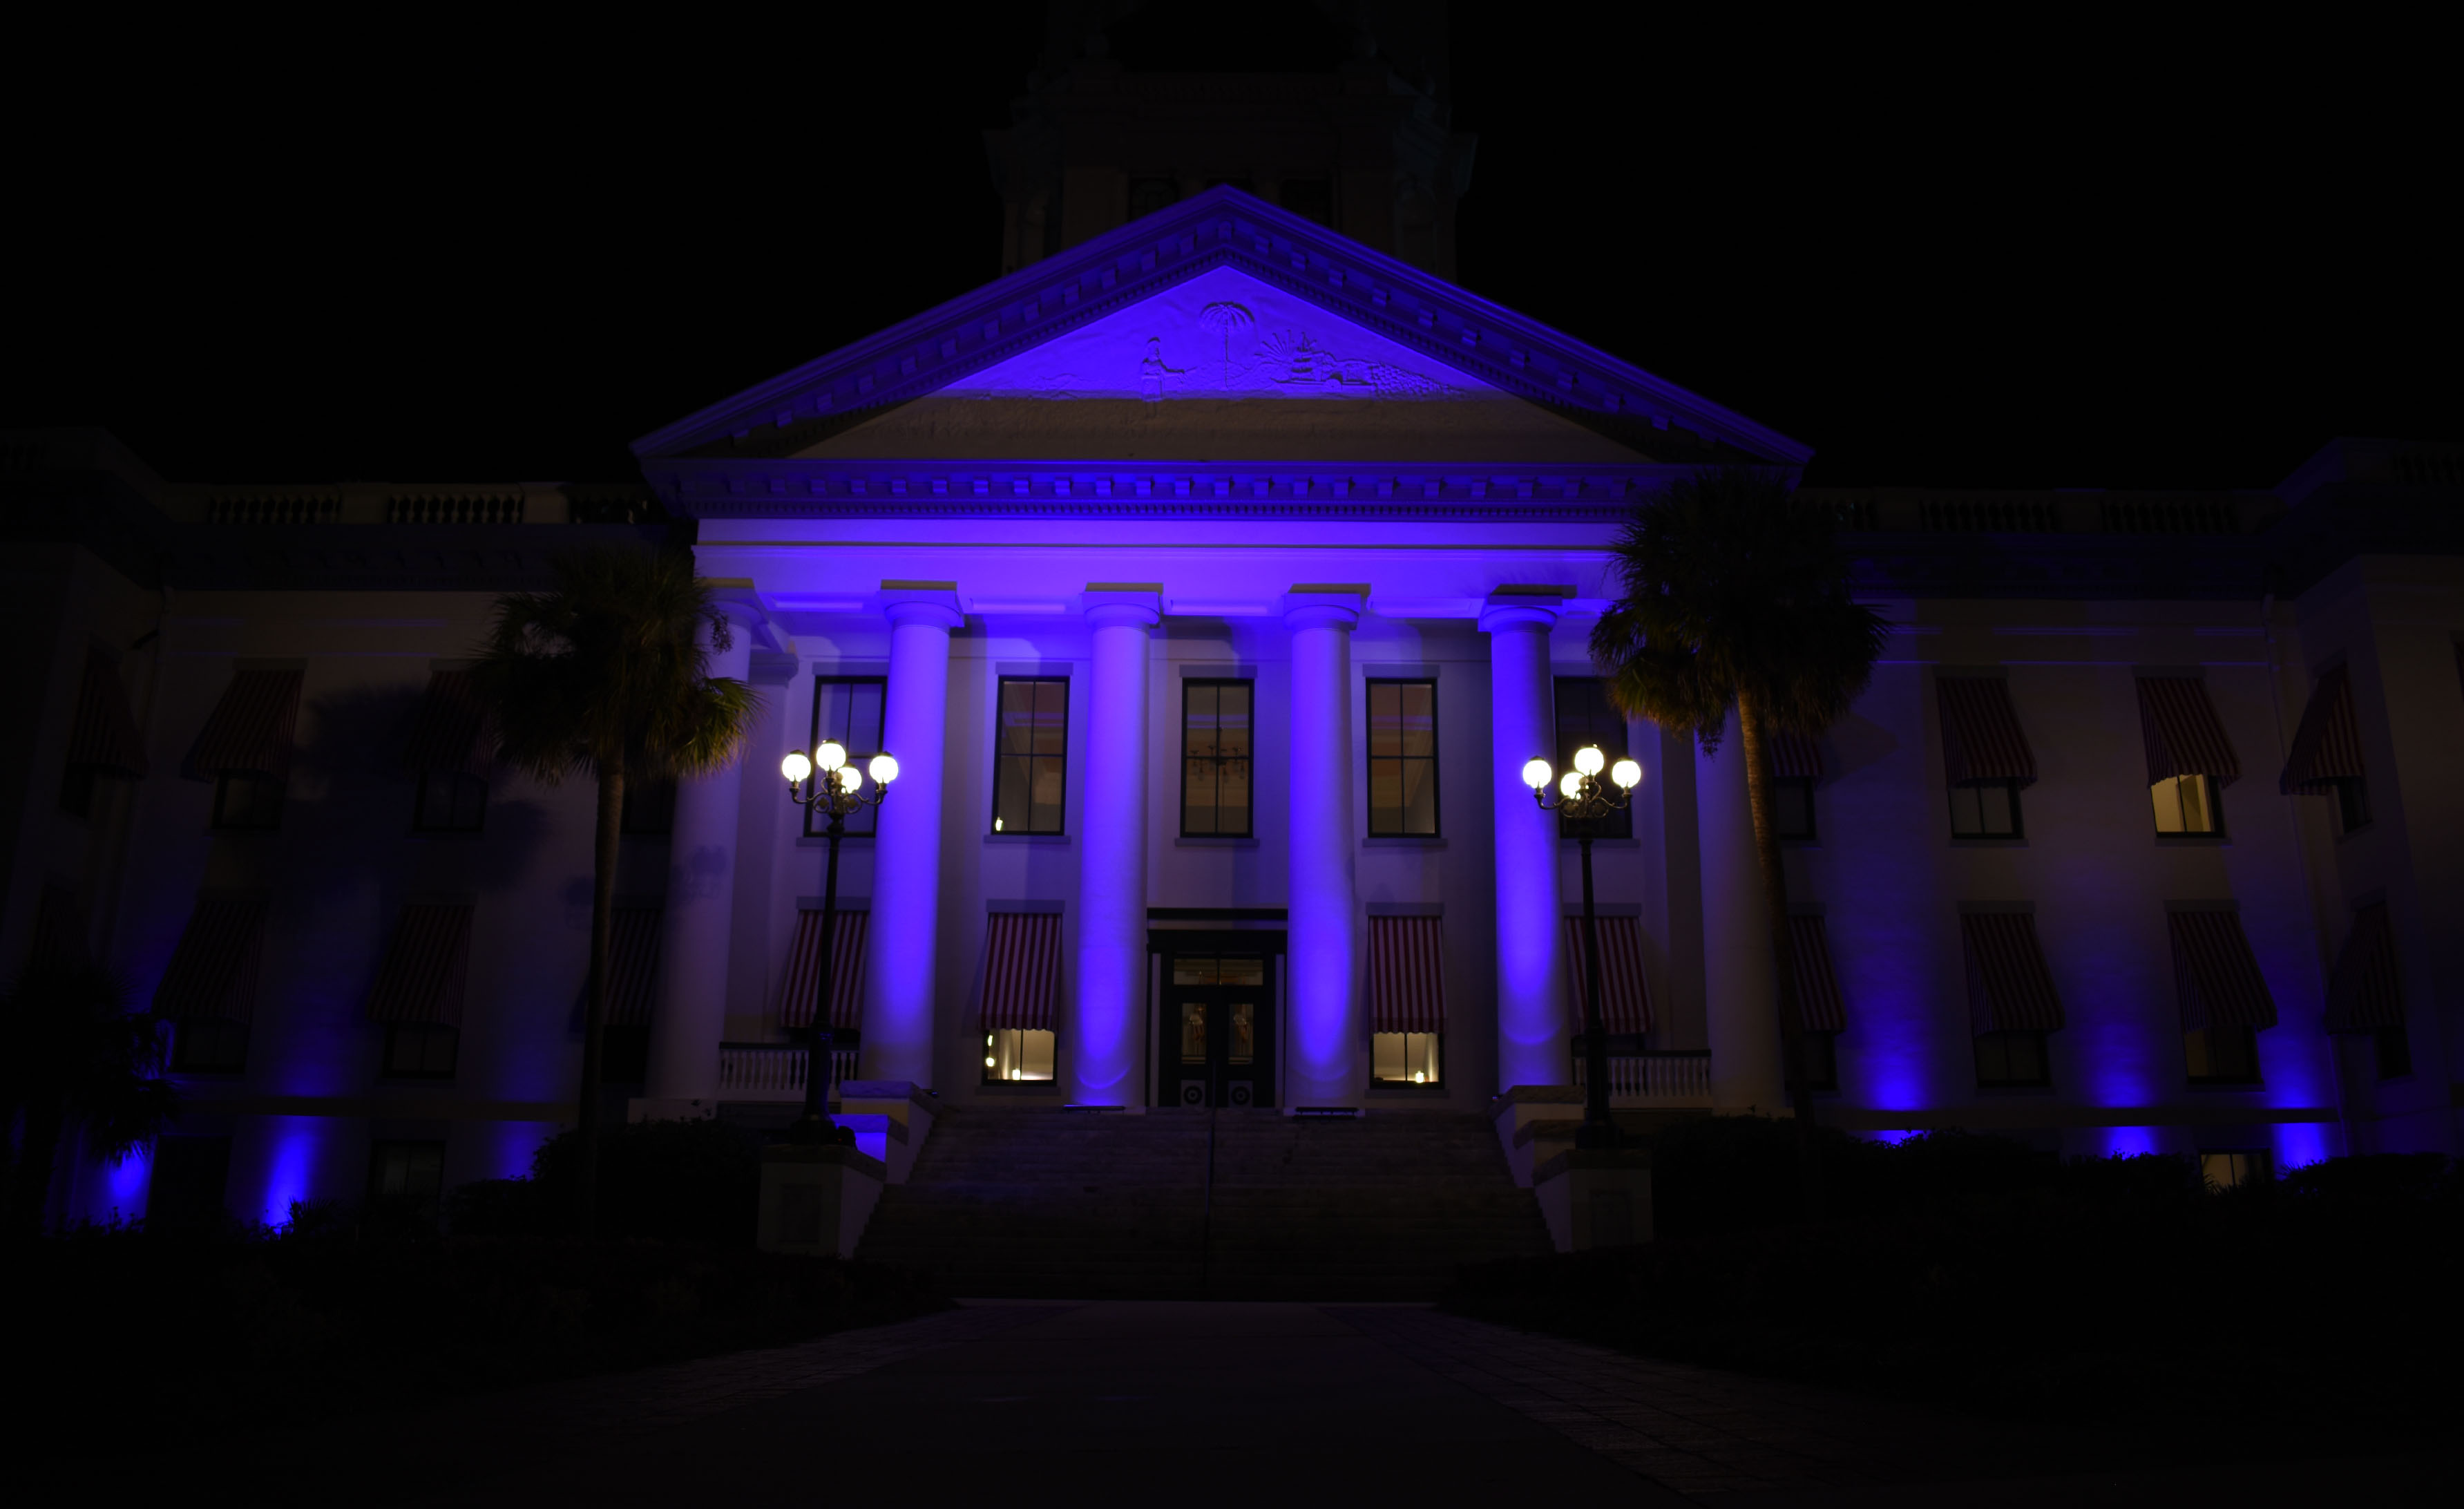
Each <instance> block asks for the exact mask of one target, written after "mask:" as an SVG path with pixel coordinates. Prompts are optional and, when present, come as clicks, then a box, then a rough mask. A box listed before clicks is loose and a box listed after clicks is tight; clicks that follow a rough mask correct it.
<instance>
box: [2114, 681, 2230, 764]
mask: <svg viewBox="0 0 2464 1509" xmlns="http://www.w3.org/2000/svg"><path fill="white" fill-rule="evenodd" d="M2139 737H2140V738H2141V739H2143V740H2145V742H2146V744H2147V783H2148V785H2150V786H2153V785H2155V784H2156V783H2157V782H2159V781H2169V780H2171V779H2172V778H2173V777H2175V776H2177V775H2204V776H2206V777H2207V778H2208V779H2209V780H2211V781H2212V782H2214V783H2215V784H2216V785H2217V786H2218V787H2219V788H2222V787H2227V786H2231V785H2233V782H2234V781H2235V780H2237V779H2239V778H2240V776H2241V760H2240V758H2239V757H2238V756H2236V755H2235V754H2234V753H2233V741H2232V740H2230V739H2227V738H2226V737H2225V725H2224V724H2223V723H2221V722H2219V721H2217V720H2216V709H2215V704H2214V703H2212V702H2211V701H2209V700H2208V684H2207V683H2206V682H2205V681H2202V680H2200V679H2199V678H2198V677H2195V676H2143V677H2139Z"/></svg>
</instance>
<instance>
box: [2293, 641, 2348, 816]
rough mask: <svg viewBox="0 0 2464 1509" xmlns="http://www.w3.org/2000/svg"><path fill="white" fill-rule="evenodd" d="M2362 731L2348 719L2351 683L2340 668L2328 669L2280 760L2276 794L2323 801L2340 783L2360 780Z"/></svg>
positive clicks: (2304, 709) (2311, 691) (2311, 694)
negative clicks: (2282, 767) (2280, 793)
mask: <svg viewBox="0 0 2464 1509" xmlns="http://www.w3.org/2000/svg"><path fill="white" fill-rule="evenodd" d="M2363 774H2364V772H2363V768H2362V729H2361V724H2360V723H2359V722H2357V721H2354V718H2353V679H2352V677H2349V676H2347V675H2346V674H2345V673H2344V668H2343V666H2341V665H2339V666H2331V667H2329V668H2328V671H2327V674H2326V675H2324V676H2322V677H2319V684H2318V685H2317V686H2314V687H2312V688H2311V689H2310V705H2309V706H2307V707H2305V708H2303V709H2302V710H2301V726H2300V727H2299V728H2298V729H2296V730H2295V731H2294V734H2293V751H2292V753H2290V754H2289V755H2287V756H2286V757H2285V760H2284V773H2283V775H2281V776H2279V777H2277V783H2276V786H2277V790H2279V791H2281V792H2282V793H2283V794H2285V795H2286V796H2295V795H2300V796H2323V795H2326V794H2327V793H2329V792H2332V791H2334V790H2335V789H2336V783H2337V782H2339V781H2358V780H2360V779H2362V777H2363Z"/></svg>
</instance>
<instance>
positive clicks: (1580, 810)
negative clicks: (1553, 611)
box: [1523, 744, 1642, 1147]
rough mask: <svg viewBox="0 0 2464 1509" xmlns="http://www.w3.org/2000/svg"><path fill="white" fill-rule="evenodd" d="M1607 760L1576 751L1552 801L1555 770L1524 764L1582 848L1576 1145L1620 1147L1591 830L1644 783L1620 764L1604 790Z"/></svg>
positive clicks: (1534, 788) (1540, 763)
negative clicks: (1580, 1079)
mask: <svg viewBox="0 0 2464 1509" xmlns="http://www.w3.org/2000/svg"><path fill="white" fill-rule="evenodd" d="M1607 764H1608V756H1606V755H1604V754H1602V753H1600V746H1599V745H1597V744H1585V745H1584V746H1583V747H1581V748H1580V749H1577V750H1575V751H1574V768H1573V769H1572V770H1569V771H1567V772H1566V774H1565V777H1564V779H1562V780H1559V781H1557V800H1555V801H1553V802H1552V801H1551V800H1549V783H1550V781H1551V779H1552V776H1553V772H1552V771H1551V770H1550V768H1549V762H1548V761H1546V760H1538V759H1535V760H1531V761H1529V762H1527V763H1526V764H1525V765H1524V766H1523V784H1524V785H1525V786H1528V787H1529V788H1531V799H1532V800H1533V801H1535V802H1537V803H1539V804H1540V810H1542V811H1544V812H1557V813H1560V814H1562V815H1563V816H1565V817H1566V819H1567V820H1568V821H1570V822H1573V824H1575V829H1574V837H1575V839H1576V841H1578V842H1579V843H1581V844H1582V846H1583V1076H1584V1085H1583V1124H1582V1126H1581V1127H1580V1128H1578V1129H1577V1130H1576V1131H1575V1133H1574V1145H1575V1146H1577V1147H1615V1146H1616V1145H1617V1122H1616V1121H1612V1120H1611V1119H1610V1117H1609V1033H1608V1020H1607V1017H1606V1015H1605V1013H1604V1012H1603V1011H1602V1010H1601V1005H1600V918H1599V912H1598V910H1597V909H1596V908H1595V905H1594V904H1593V901H1592V828H1591V825H1592V824H1593V823H1594V822H1595V821H1597V820H1598V819H1600V818H1603V817H1606V816H1608V815H1609V814H1610V813H1611V812H1617V811H1622V810H1625V808H1626V806H1627V805H1628V804H1629V803H1631V802H1633V800H1634V788H1636V787H1638V786H1640V785H1641V784H1642V766H1639V765H1637V764H1635V763H1634V762H1633V761H1632V760H1620V761H1618V762H1617V766H1616V767H1615V768H1613V769H1611V770H1610V771H1609V779H1610V780H1611V781H1612V782H1614V783H1616V785H1615V788H1614V789H1612V788H1609V787H1605V786H1602V785H1601V784H1600V780H1599V775H1600V769H1601V767H1602V766H1606V765H1607Z"/></svg>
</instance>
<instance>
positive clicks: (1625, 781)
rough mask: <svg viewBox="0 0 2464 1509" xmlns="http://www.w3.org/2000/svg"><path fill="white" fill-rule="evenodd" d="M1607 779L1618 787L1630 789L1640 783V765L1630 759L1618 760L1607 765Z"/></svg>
mask: <svg viewBox="0 0 2464 1509" xmlns="http://www.w3.org/2000/svg"><path fill="white" fill-rule="evenodd" d="M1609 779H1610V780H1612V781H1615V782H1616V783H1617V788H1618V789H1620V790H1626V791H1631V790H1633V789H1634V788H1636V787H1638V786H1640V785H1641V784H1642V766H1639V765H1637V764H1635V763H1634V762H1633V761H1631V760H1620V761H1618V762H1617V764H1616V765H1614V766H1610V767H1609Z"/></svg>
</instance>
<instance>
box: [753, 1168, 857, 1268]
mask: <svg viewBox="0 0 2464 1509" xmlns="http://www.w3.org/2000/svg"><path fill="white" fill-rule="evenodd" d="M883 1174H884V1170H883V1168H882V1165H881V1160H879V1159H877V1158H871V1157H868V1156H867V1155H865V1154H863V1153H860V1152H858V1151H856V1150H855V1149H854V1148H852V1147H845V1146H840V1145H837V1144H835V1143H833V1144H827V1145H824V1146H820V1147H803V1146H797V1145H794V1144H781V1145H780V1146H777V1147H766V1148H763V1149H762V1151H761V1213H760V1221H759V1238H758V1241H759V1246H760V1249H761V1251H763V1252H765V1253H793V1254H797V1255H799V1256H803V1257H852V1256H853V1255H855V1244H856V1242H857V1240H858V1239H859V1238H861V1237H862V1236H863V1235H864V1225H865V1223H866V1222H867V1221H869V1220H871V1219H872V1208H873V1207H874V1206H875V1205H877V1204H879V1203H880V1201H881V1186H882V1182H883Z"/></svg>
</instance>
